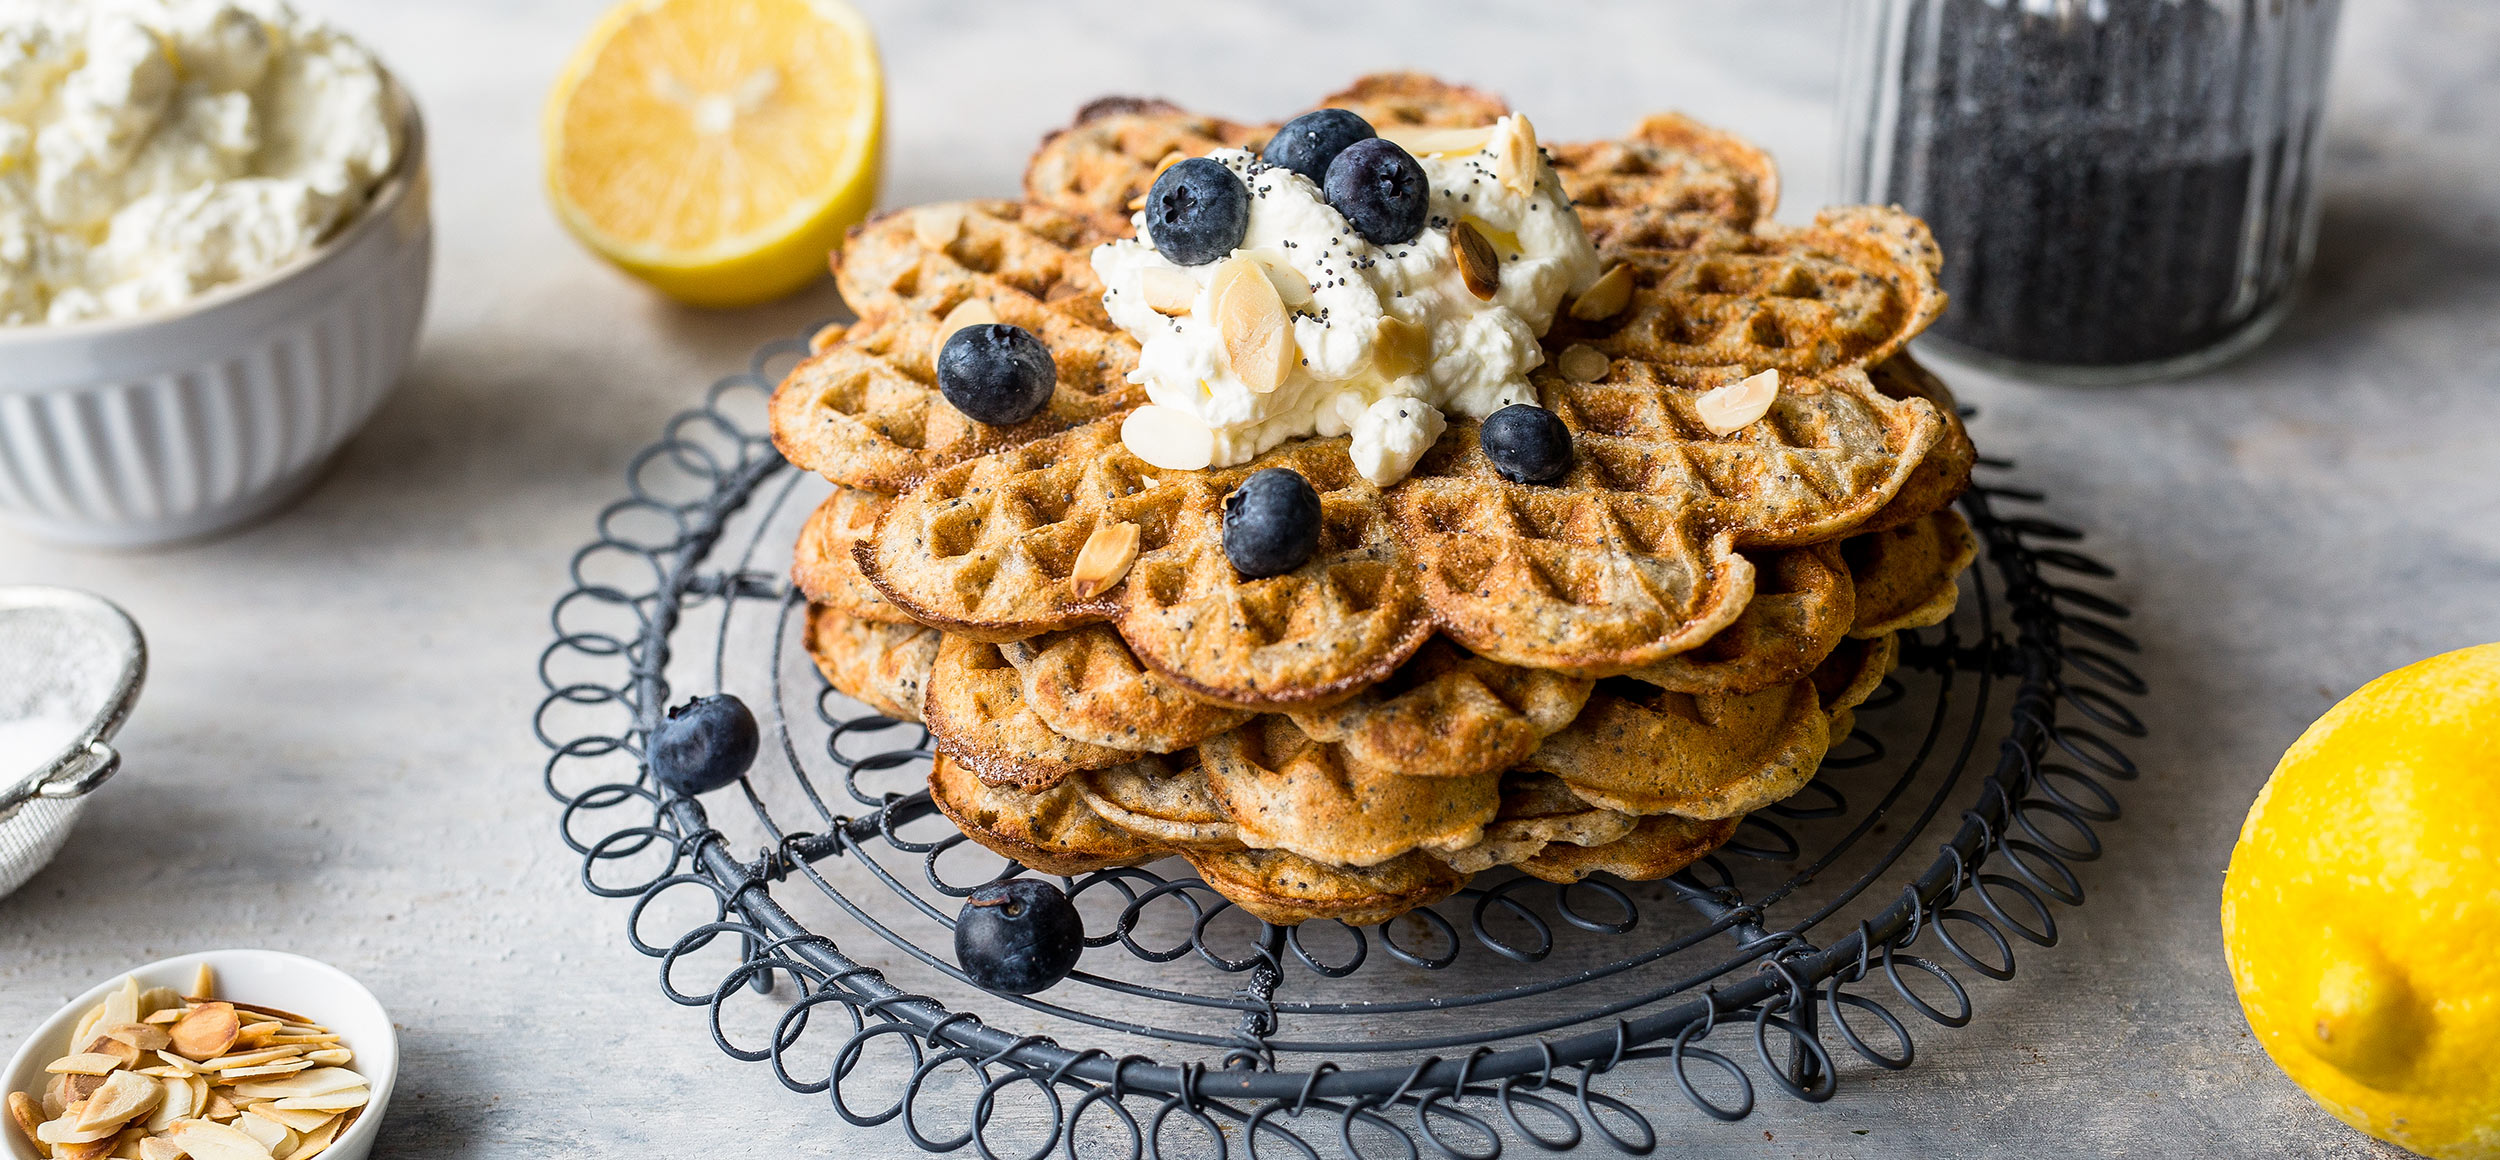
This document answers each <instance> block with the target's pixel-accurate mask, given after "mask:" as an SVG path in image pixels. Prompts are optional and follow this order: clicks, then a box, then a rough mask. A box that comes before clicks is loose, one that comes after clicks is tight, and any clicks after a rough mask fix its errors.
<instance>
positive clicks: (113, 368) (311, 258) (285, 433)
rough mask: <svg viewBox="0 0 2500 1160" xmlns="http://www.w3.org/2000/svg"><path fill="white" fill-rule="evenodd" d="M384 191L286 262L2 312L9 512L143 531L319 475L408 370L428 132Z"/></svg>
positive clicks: (88, 535) (255, 509)
mask: <svg viewBox="0 0 2500 1160" xmlns="http://www.w3.org/2000/svg"><path fill="white" fill-rule="evenodd" d="M398 104H399V105H400V108H401V111H402V115H403V116H404V117H405V118H406V125H407V134H406V140H407V149H406V151H405V152H404V153H403V154H402V156H401V159H400V163H399V166H398V168H397V169H395V170H394V171H393V172H392V174H391V176H390V177H389V178H388V179H386V180H385V181H384V182H383V184H382V185H381V187H380V188H379V189H377V190H376V191H375V192H374V197H373V202H372V204H370V205H368V206H366V207H365V211H364V213H363V214H362V215H361V216H360V217H358V218H357V219H356V220H355V221H354V222H351V223H349V225H348V226H347V228H346V229H344V230H342V231H340V233H339V235H338V236H337V237H334V238H332V239H330V240H329V241H327V242H324V243H322V245H321V248H319V249H317V250H315V251H313V252H312V253H311V254H308V255H306V256H305V257H304V258H303V259H301V260H300V261H297V262H295V263H293V264H291V265H289V266H287V267H286V268H284V269H282V270H278V271H275V272H273V273H271V274H269V275H267V276H265V277H262V278H258V279H254V280H252V281H249V282H244V283H241V284H238V285H235V286H228V287H222V288H220V289H218V290H215V291H212V292H211V293H209V294H207V295H204V296H202V297H201V298H199V299H198V300H196V301H192V302H188V303H185V304H183V305H182V306H180V307H178V308H176V309H174V310H171V311H167V312H164V313H160V314H152V315H147V316H144V317H140V318H128V319H103V320H98V321H95V322H81V323H70V324H67V325H61V326H11V327H0V521H4V522H6V523H8V524H10V525H12V526H14V527H17V528H19V529H22V530H24V531H26V532H29V533H32V534H34V535H36V536H39V537H42V538H44V539H49V540H55V541H61V542H66V543H77V544H98V545H110V546H138V545H144V544H158V543H165V542H168V541H172V540H181V539H188V538H191V537H194V536H203V535H207V534H209V533H211V532H217V531H221V530H224V529H226V528H231V527H234V526H235V525H238V524H241V523H244V522H246V521H248V520H251V519H253V518H255V517H257V516H261V515H264V514H266V513H268V512H270V511H272V510H274V509H276V508H277V507H279V506H280V505H282V504H284V503H285V502H286V501H287V500H289V499H292V498H293V497H294V496H295V495H296V493H298V492H300V491H302V490H303V488H304V487H305V485H307V484H309V483H311V482H312V480H313V477H314V476H315V475H316V474H318V473H319V471H320V470H321V466H322V464H323V463H325V462H327V461H328V460H329V458H330V456H331V454H332V453H333V452H336V451H337V450H338V449H339V447H340V446H341V445H343V444H345V443H346V442H347V440H348V437H349V436H352V435H354V434H355V433H356V431H357V429H358V428H360V427H362V426H364V423H365V421H366V420H367V419H369V418H371V417H372V416H373V412H374V410H375V409H376V408H377V407H379V406H381V404H382V400H383V398H384V397H385V396H387V395H388V394H389V393H390V390H391V387H392V386H393V385H394V384H396V383H397V382H398V381H399V375H400V372H401V371H402V370H403V369H405V368H406V367H407V365H408V354H409V350H410V348H412V347H413V346H415V345H416V339H417V327H418V324H419V322H420V321H421V320H422V319H423V317H424V315H425V297H426V287H427V282H428V280H429V277H430V275H431V270H432V265H433V253H434V233H433V225H432V222H431V220H430V218H429V216H428V212H429V211H428V204H427V203H428V201H429V197H428V174H427V167H426V158H425V135H424V126H423V123H422V121H421V120H420V119H419V117H418V115H417V109H416V105H415V103H414V102H413V101H410V100H408V99H407V98H406V97H405V95H404V94H403V95H401V96H399V97H398Z"/></svg>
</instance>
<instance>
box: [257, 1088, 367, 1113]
mask: <svg viewBox="0 0 2500 1160" xmlns="http://www.w3.org/2000/svg"><path fill="white" fill-rule="evenodd" d="M372 1095H373V1092H372V1089H370V1088H363V1087H354V1088H349V1089H347V1090H346V1091H343V1092H329V1093H327V1094H324V1095H317V1096H288V1097H287V1098H285V1099H282V1100H279V1101H278V1106H279V1107H281V1108H286V1109H289V1110H291V1111H314V1112H344V1111H347V1110H348V1109H350V1108H361V1107H363V1106H365V1101H366V1100H367V1099H368V1098H370V1097H371V1096H372Z"/></svg>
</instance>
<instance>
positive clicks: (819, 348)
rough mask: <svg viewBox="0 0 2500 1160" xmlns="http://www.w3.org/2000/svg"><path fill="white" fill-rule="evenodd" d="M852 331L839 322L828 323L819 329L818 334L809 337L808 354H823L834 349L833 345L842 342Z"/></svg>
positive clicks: (817, 329)
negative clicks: (843, 337) (844, 336)
mask: <svg viewBox="0 0 2500 1160" xmlns="http://www.w3.org/2000/svg"><path fill="white" fill-rule="evenodd" d="M850 330H851V328H850V327H849V326H847V325H844V324H842V323H839V322H828V323H826V324H824V325H823V326H820V327H817V328H816V333H814V334H811V335H808V336H807V353H809V354H823V353H825V352H826V351H828V350H831V349H833V344H835V343H837V342H840V341H842V336H843V335H845V334H848V333H850Z"/></svg>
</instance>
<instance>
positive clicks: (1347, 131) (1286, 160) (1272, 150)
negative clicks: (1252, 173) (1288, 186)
mask: <svg viewBox="0 0 2500 1160" xmlns="http://www.w3.org/2000/svg"><path fill="white" fill-rule="evenodd" d="M1375 135H1376V134H1374V133H1373V132H1372V123H1371V122H1369V121H1366V120H1364V119H1362V118H1361V117H1358V116H1355V115H1354V114H1352V113H1349V112H1347V111H1345V110H1344V109H1315V110H1313V111H1311V112H1308V113H1304V114H1302V115H1301V116H1299V117H1296V118H1294V119H1293V120H1290V121H1287V122H1285V127H1284V128H1282V129H1278V130H1277V131H1276V135H1275V136H1274V137H1270V138H1268V141H1267V148H1266V149H1263V150H1261V151H1260V152H1259V159H1260V160H1262V161H1265V162H1267V163H1268V164H1270V165H1281V166H1284V167H1285V168H1287V169H1290V170H1293V171H1294V172H1296V173H1299V174H1301V175H1302V176H1304V177H1307V178H1310V179H1311V183H1312V184H1314V185H1317V184H1319V183H1320V182H1322V181H1326V180H1327V179H1328V163H1329V162H1331V161H1334V160H1336V159H1337V154H1339V153H1343V152H1345V147H1346V146H1348V145H1352V144H1354V143H1355V142H1357V141H1363V140H1368V139H1370V138H1371V137H1373V136H1375Z"/></svg>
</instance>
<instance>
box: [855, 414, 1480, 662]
mask: <svg viewBox="0 0 2500 1160" xmlns="http://www.w3.org/2000/svg"><path fill="white" fill-rule="evenodd" d="M1279 466H1282V467H1290V468H1292V469H1294V470H1295V471H1297V472H1300V473H1301V475H1302V476H1303V478H1305V479H1307V480H1309V481H1310V482H1311V485H1312V487H1313V488H1315V489H1317V490H1318V492H1319V493H1320V507H1321V525H1322V526H1321V533H1320V544H1319V548H1318V550H1317V552H1316V553H1315V554H1314V555H1313V556H1312V558H1311V561H1310V562H1309V563H1307V564H1304V565H1303V566H1302V567H1300V568H1298V569H1295V570H1294V571H1292V572H1288V573H1285V574H1284V575H1281V576H1273V577H1269V578H1266V579H1262V580H1246V579H1243V578H1242V577H1241V576H1240V575H1239V574H1238V573H1236V572H1235V571H1234V570H1233V566H1232V563H1231V561H1230V560H1228V559H1226V557H1225V556H1224V549H1223V545H1222V539H1223V536H1222V526H1223V500H1224V497H1225V496H1226V495H1227V494H1229V493H1230V492H1231V491H1232V490H1233V489H1234V488H1236V487H1238V486H1240V484H1241V481H1242V480H1244V479H1247V478H1249V476H1250V474H1251V473H1252V472H1255V471H1259V470H1263V469H1265V468H1269V467H1279ZM1149 481H1151V482H1152V486H1149ZM1379 496H1380V493H1379V489H1377V488H1374V487H1373V486H1372V485H1371V484H1369V483H1367V482H1365V481H1364V480H1363V478H1362V477H1361V476H1360V475H1357V474H1355V471H1354V467H1353V463H1352V461H1350V460H1349V459H1348V458H1347V457H1346V451H1345V440H1343V439H1306V440H1298V441H1296V442H1293V443H1289V444H1286V445H1285V446H1283V447H1280V448H1278V449H1277V450H1275V451H1271V452H1269V453H1268V454H1266V455H1262V456H1260V457H1259V458H1257V459H1256V460H1253V461H1251V462H1250V463H1248V464H1245V465H1243V466H1240V467H1233V468H1226V469H1223V470H1219V471H1200V472H1164V471H1159V470H1158V469H1156V468H1154V467H1151V466H1150V465H1148V464H1147V463H1146V462H1145V461H1143V460H1141V459H1138V458H1137V457H1136V456H1135V455H1132V454H1130V452H1129V450H1128V448H1127V447H1126V446H1124V445H1122V444H1121V442H1120V435H1119V425H1118V424H1117V423H1112V422H1103V423H1097V424H1094V425H1091V426H1087V427H1081V428H1078V429H1076V430H1073V431H1069V432H1066V433H1064V434H1061V435H1057V436H1053V437H1050V438H1047V439H1043V440H1040V441H1037V442H1034V443H1030V444H1027V445H1025V446H1023V447H1018V448H1015V449H1012V450H1009V451H1004V452H1000V453H997V454H992V455H987V456H983V457H981V458H979V459H975V460H972V461H970V462H967V463H961V464H957V465H955V466H953V467H950V468H947V469H946V470H944V471H940V472H938V473H936V474H934V475H932V476H930V477H929V479H928V480H927V481H926V482H925V483H923V484H922V485H921V486H920V487H918V488H916V489H914V490H913V491H911V492H910V493H909V494H907V495H905V496H903V497H902V499H901V500H899V501H898V502H897V503H896V504H895V506H894V508H893V510H892V511H890V512H888V513H887V514H886V517H885V519H884V521H883V522H882V523H881V524H879V526H878V531H877V534H876V535H875V536H873V537H871V538H870V539H867V540H864V541H862V542H861V545H860V548H859V560H860V567H861V571H863V572H865V573H867V575H868V578H869V580H870V581H871V582H872V583H874V584H876V585H877V587H878V588H879V589H880V590H881V591H883V592H884V593H885V594H886V596H887V598H888V599H890V600H892V601H893V602H894V603H895V605H896V606H897V607H900V608H902V609H903V610H904V611H905V612H907V613H909V614H911V615H912V616H913V617H915V618H918V619H919V620H921V621H923V622H924V623H928V624H933V625H938V626H940V627H943V628H945V629H946V630H947V631H949V632H953V633H960V634H963V635H966V636H972V637H977V638H981V639H989V640H1021V639H1025V638H1028V637H1032V636H1036V635H1039V634H1041V633H1044V632H1052V631H1057V630H1061V629H1067V628H1073V627H1076V626H1078V625H1081V624H1087V623H1093V622H1098V621H1103V620H1109V621H1111V622H1112V623H1114V624H1116V625H1117V626H1118V627H1119V630H1120V635H1121V636H1122V637H1123V638H1124V639H1126V640H1127V641H1128V644H1129V647H1130V649H1131V650H1133V651H1134V652H1135V654H1136V655H1137V658H1138V659H1139V660H1141V661H1144V662H1145V663H1146V664H1147V665H1148V666H1149V667H1151V668H1152V669H1154V670H1155V672H1156V673H1157V674H1158V675H1160V676H1162V677H1163V678H1164V679H1166V680H1169V681H1171V682H1172V683H1174V684H1176V685H1179V686H1180V687H1181V688H1183V689H1186V690H1188V691H1189V692H1191V693H1193V694H1196V695H1198V696H1200V697H1204V698H1206V699H1208V700H1212V701H1215V702H1218V703H1222V704H1228V705H1236V706H1282V705H1292V704H1309V703H1321V702H1326V701H1329V700H1332V699H1342V698H1343V697H1345V696H1347V695H1350V694H1351V693H1353V692H1355V691H1356V690H1358V689H1361V688H1362V687H1363V686H1366V685H1369V684H1371V683H1372V682H1374V681H1376V680H1379V679H1380V678H1381V677H1383V676H1385V675H1387V674H1388V673H1389V672H1390V670H1392V669H1394V668H1396V667H1397V665H1398V664H1399V663H1400V662H1402V661H1404V660H1405V659H1406V658H1407V657H1408V656H1409V655H1411V654H1412V653H1413V652H1414V651H1415V649H1416V648H1417V647H1418V646H1420V645H1421V644H1422V643H1423V641H1424V638H1425V637H1426V636H1427V635H1429V634H1430V625H1429V624H1428V623H1427V621H1426V620H1425V617H1424V615H1423V604H1422V599H1421V596H1420V594H1419V593H1418V592H1417V590H1416V585H1415V582H1414V576H1413V573H1412V572H1411V570H1409V569H1407V568H1405V567H1403V566H1401V564H1400V562H1399V561H1398V560H1397V550H1396V547H1395V545H1394V543H1393V542H1392V540H1391V537H1390V536H1389V534H1388V527H1387V520H1386V518H1385V517H1384V515H1383V513H1382V510H1381V505H1380V498H1379ZM1117 522H1131V523H1135V524H1136V525H1138V528H1139V536H1138V546H1137V558H1136V562H1135V563H1134V564H1133V565H1131V567H1130V568H1129V571H1128V573H1127V577H1126V579H1125V581H1124V582H1122V583H1120V584H1119V585H1117V586H1115V587H1113V588H1112V589H1111V590H1110V591H1108V592H1106V593H1103V594H1102V595H1100V596H1097V597H1094V598H1092V599H1079V598H1078V597H1077V596H1076V594H1075V592H1074V590H1073V588H1072V587H1071V586H1070V583H1069V579H1068V577H1069V572H1070V570H1071V569H1072V568H1073V567H1074V566H1075V562H1076V554H1077V551H1078V549H1079V548H1081V547H1083V545H1084V543H1085V540H1086V538H1087V537H1088V536H1090V535H1092V534H1093V530H1094V529H1095V528H1096V527H1098V526H1103V525H1107V524H1111V523H1117Z"/></svg>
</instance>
